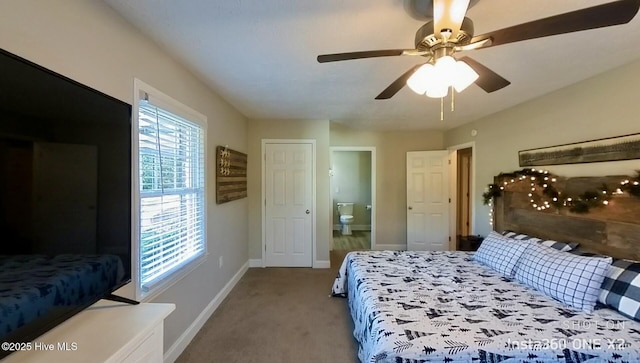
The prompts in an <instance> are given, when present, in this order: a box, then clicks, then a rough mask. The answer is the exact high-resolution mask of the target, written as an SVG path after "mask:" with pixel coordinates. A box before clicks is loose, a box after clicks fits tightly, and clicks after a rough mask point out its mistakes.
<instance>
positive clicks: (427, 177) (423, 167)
mask: <svg viewBox="0 0 640 363" xmlns="http://www.w3.org/2000/svg"><path fill="white" fill-rule="evenodd" d="M407 249H408V250H414V251H444V250H448V249H449V168H448V152H447V151H446V150H438V151H412V152H408V153H407Z"/></svg>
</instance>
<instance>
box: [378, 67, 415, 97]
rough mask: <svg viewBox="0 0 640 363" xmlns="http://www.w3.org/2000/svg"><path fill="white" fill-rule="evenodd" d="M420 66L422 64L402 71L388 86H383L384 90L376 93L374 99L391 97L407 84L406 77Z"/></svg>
mask: <svg viewBox="0 0 640 363" xmlns="http://www.w3.org/2000/svg"><path fill="white" fill-rule="evenodd" d="M421 66H422V64H418V65H416V66H414V67H413V68H411V69H409V70H408V71H406V72H404V74H403V75H401V76H400V77H399V78H398V79H396V80H395V81H393V83H391V84H390V85H389V87H387V88H385V89H384V91H382V92H381V93H380V94H379V95H377V96H376V100H387V99H389V98H391V97H393V96H394V95H395V94H396V93H398V91H400V90H401V89H402V87H404V86H405V85H406V84H407V79H409V77H411V75H412V74H413V73H415V71H417V70H418V68H420V67H421Z"/></svg>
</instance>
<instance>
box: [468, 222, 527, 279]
mask: <svg viewBox="0 0 640 363" xmlns="http://www.w3.org/2000/svg"><path fill="white" fill-rule="evenodd" d="M527 246H529V243H527V242H521V241H516V240H514V239H511V238H506V237H504V236H501V235H500V234H499V233H496V232H494V231H491V232H489V235H488V236H487V237H486V238H485V239H484V240H483V241H482V244H481V245H480V247H479V248H478V251H476V253H475V255H474V257H473V258H474V260H476V261H478V262H480V263H481V264H483V265H487V266H489V267H491V268H492V269H493V270H495V271H497V272H499V273H501V274H503V275H505V276H507V277H513V275H514V272H515V267H516V264H517V263H518V259H519V258H520V256H522V253H523V252H524V250H526V249H527Z"/></svg>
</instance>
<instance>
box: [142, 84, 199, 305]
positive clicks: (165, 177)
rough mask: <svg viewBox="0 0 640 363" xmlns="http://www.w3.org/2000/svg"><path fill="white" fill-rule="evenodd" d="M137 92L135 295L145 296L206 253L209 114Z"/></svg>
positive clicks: (160, 287)
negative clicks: (136, 260)
mask: <svg viewBox="0 0 640 363" xmlns="http://www.w3.org/2000/svg"><path fill="white" fill-rule="evenodd" d="M145 88H150V87H145ZM156 92H157V91H156ZM139 93H140V99H139V100H138V119H137V120H138V122H137V127H138V135H137V153H138V160H137V162H138V204H137V206H138V210H139V213H138V224H137V227H138V233H139V235H138V241H139V243H138V251H137V255H138V268H139V270H138V283H137V285H138V286H137V292H138V293H137V295H138V297H146V296H149V295H151V294H155V293H157V292H159V291H160V290H162V289H163V287H166V286H168V285H169V284H170V283H171V282H172V281H174V280H176V279H177V278H178V277H179V276H180V273H181V272H183V271H185V268H187V267H188V266H192V265H193V264H197V262H198V261H200V260H202V258H203V256H204V255H205V254H206V233H205V208H206V203H205V201H206V199H205V185H206V184H205V176H206V170H205V163H204V155H205V128H204V127H205V124H206V118H205V117H204V116H202V115H199V114H197V113H195V111H191V110H187V112H185V109H186V107H185V106H182V105H180V104H178V103H177V102H176V101H174V100H171V99H170V98H168V97H167V96H164V95H162V94H160V95H158V96H156V95H155V94H154V93H151V92H149V93H147V92H144V91H143V92H139ZM180 111H182V112H180ZM189 111H190V112H189Z"/></svg>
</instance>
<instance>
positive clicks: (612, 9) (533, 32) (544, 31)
mask: <svg viewBox="0 0 640 363" xmlns="http://www.w3.org/2000/svg"><path fill="white" fill-rule="evenodd" d="M638 8H640V0H619V1H614V2H611V3H607V4H602V5H598V6H593V7H590V8H585V9H581V10H576V11H572V12H568V13H564V14H560V15H554V16H551V17H548V18H544V19H538V20H534V21H531V22H528V23H523V24H519V25H515V26H512V27H508V28H504V29H500V30H496V31H492V32H490V33H486V34H482V35H478V36H475V37H473V39H471V43H475V42H478V41H481V40H484V39H491V42H490V43H488V44H486V45H484V46H482V47H480V49H484V48H488V47H493V46H496V45H501V44H507V43H514V42H519V41H522V40H527V39H535V38H542V37H548V36H551V35H557V34H566V33H572V32H578V31H582V30H589V29H597V28H602V27H607V26H612V25H619V24H625V23H628V22H629V21H631V19H633V17H634V16H635V15H636V13H637V12H638Z"/></svg>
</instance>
